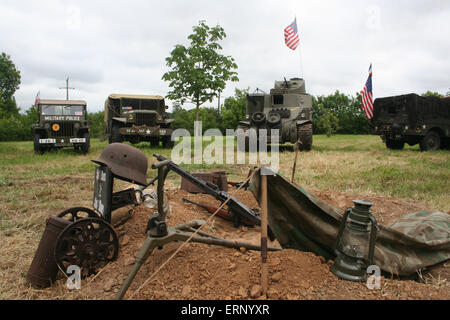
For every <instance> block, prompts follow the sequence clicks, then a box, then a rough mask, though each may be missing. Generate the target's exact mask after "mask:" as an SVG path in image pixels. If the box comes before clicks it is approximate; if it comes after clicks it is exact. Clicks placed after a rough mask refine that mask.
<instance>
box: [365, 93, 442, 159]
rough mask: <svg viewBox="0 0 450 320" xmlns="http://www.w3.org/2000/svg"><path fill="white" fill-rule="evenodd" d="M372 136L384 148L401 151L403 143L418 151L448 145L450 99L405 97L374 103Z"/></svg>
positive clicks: (388, 98) (436, 148) (381, 99)
mask: <svg viewBox="0 0 450 320" xmlns="http://www.w3.org/2000/svg"><path fill="white" fill-rule="evenodd" d="M371 128H372V129H371V131H372V134H375V135H379V136H380V137H381V139H382V140H383V142H384V143H386V147H387V148H389V149H398V150H401V149H403V148H404V146H405V143H407V144H408V145H410V146H413V145H416V144H419V146H420V150H421V151H429V150H438V149H440V148H445V147H448V146H449V145H450V99H449V98H438V97H422V96H419V95H417V94H414V93H412V94H406V95H399V96H392V97H385V98H377V99H375V101H374V115H373V118H372V120H371Z"/></svg>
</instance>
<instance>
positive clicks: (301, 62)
mask: <svg viewBox="0 0 450 320" xmlns="http://www.w3.org/2000/svg"><path fill="white" fill-rule="evenodd" d="M295 24H296V25H297V33H300V32H299V31H298V23H297V15H296V16H295ZM299 37H300V36H299ZM298 53H299V56H300V78H302V79H303V61H302V46H301V44H299V45H298Z"/></svg>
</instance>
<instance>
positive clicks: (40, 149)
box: [34, 133, 44, 154]
mask: <svg viewBox="0 0 450 320" xmlns="http://www.w3.org/2000/svg"><path fill="white" fill-rule="evenodd" d="M40 138H41V135H40V134H39V133H36V134H35V135H34V152H36V153H39V154H43V153H44V148H43V147H42V146H41V145H40V144H39V139H40Z"/></svg>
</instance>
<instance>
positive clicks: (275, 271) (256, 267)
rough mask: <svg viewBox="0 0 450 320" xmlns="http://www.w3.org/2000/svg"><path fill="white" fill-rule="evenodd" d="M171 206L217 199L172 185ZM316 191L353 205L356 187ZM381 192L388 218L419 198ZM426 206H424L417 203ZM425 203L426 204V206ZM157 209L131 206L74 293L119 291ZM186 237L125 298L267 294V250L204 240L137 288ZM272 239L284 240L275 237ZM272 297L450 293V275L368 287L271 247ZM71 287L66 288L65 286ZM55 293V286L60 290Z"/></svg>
mask: <svg viewBox="0 0 450 320" xmlns="http://www.w3.org/2000/svg"><path fill="white" fill-rule="evenodd" d="M167 194H168V197H169V203H170V210H169V212H168V216H167V223H168V225H171V226H173V225H176V224H181V223H186V222H188V221H190V220H195V219H203V220H206V219H208V218H209V217H210V214H209V213H207V212H206V211H205V210H203V209H200V208H197V207H196V206H194V205H191V204H184V203H183V201H182V198H183V197H186V198H188V199H191V200H194V201H197V202H203V203H208V204H213V205H217V204H218V203H217V201H216V200H214V199H213V198H211V197H210V196H207V195H202V194H196V195H194V194H188V193H187V192H185V191H180V190H177V189H175V188H173V189H171V190H169V191H168V192H167ZM316 194H317V195H318V196H319V197H321V198H322V199H324V200H325V201H327V202H329V203H330V204H332V205H335V206H337V207H340V208H343V209H344V208H346V207H349V206H352V203H351V200H352V199H357V198H358V197H357V195H344V194H336V193H327V192H316ZM236 197H237V198H238V199H239V200H241V201H242V202H243V203H245V204H246V205H247V206H248V207H250V208H257V207H258V204H257V202H256V201H255V199H254V198H253V195H252V194H251V193H250V192H249V191H240V192H239V193H238V194H237V196H236ZM367 198H368V199H369V200H374V202H375V203H376V206H375V207H374V214H375V216H376V217H377V219H378V220H379V221H380V222H381V223H383V224H387V223H390V222H392V221H393V220H395V219H394V218H398V217H399V216H401V215H403V214H404V213H407V212H411V211H414V210H416V208H415V205H414V204H409V203H404V202H403V201H400V200H398V199H383V201H381V199H378V198H377V199H375V198H374V199H371V198H370V197H365V199H367ZM417 209H419V208H417ZM420 209H423V208H420ZM152 213H153V210H152V209H148V208H146V207H144V206H139V207H135V208H133V209H132V217H131V219H130V220H128V221H127V222H126V223H125V224H123V225H122V226H120V227H118V228H117V229H116V230H117V232H118V234H119V237H120V243H121V246H120V253H119V258H118V259H117V260H116V261H114V262H113V263H111V264H109V265H108V266H106V267H105V268H104V269H103V270H102V271H101V272H100V273H99V274H97V275H96V276H91V277H90V278H87V279H84V280H83V281H82V290H80V291H73V292H72V293H71V294H70V296H67V295H66V296H64V298H71V299H86V298H87V299H112V298H113V297H114V296H115V295H116V293H117V292H118V290H119V288H120V286H121V285H122V283H123V281H124V280H125V278H126V276H127V275H128V273H129V272H130V270H131V268H132V266H133V264H134V262H135V255H136V253H137V252H138V250H139V249H140V247H141V245H142V244H143V242H144V240H145V238H146V233H145V228H146V225H147V221H148V219H149V217H150V216H151V215H152ZM202 231H205V232H208V233H211V234H213V235H216V236H219V237H223V238H226V239H231V240H240V241H247V242H251V243H254V244H259V242H260V228H259V227H253V228H247V227H239V228H234V227H233V224H232V223H231V222H229V221H225V220H223V219H221V218H218V217H214V218H213V220H212V222H211V223H208V225H205V227H204V228H203V229H202ZM180 245H181V243H170V244H167V245H166V246H164V247H163V248H162V249H161V250H155V251H154V252H153V253H152V255H151V256H150V257H149V259H148V260H147V261H146V263H145V264H144V265H143V266H142V268H141V270H140V271H139V273H138V274H137V276H136V277H135V279H134V281H133V283H132V284H131V286H130V288H129V290H128V292H127V294H126V296H125V298H130V297H131V296H132V298H133V299H165V300H169V299H220V300H225V299H261V287H260V266H261V256H260V252H257V251H248V250H245V249H243V248H241V249H239V250H238V249H229V248H225V247H219V246H208V245H205V244H199V243H189V244H187V245H185V246H184V247H183V248H182V249H181V250H180V251H179V252H178V253H177V254H176V255H175V256H174V257H173V258H172V259H171V260H170V261H169V262H168V263H167V264H166V265H165V266H164V268H162V269H161V271H159V272H158V273H157V274H156V275H155V276H154V277H153V278H152V280H151V281H149V282H148V284H147V285H146V286H144V287H143V288H142V289H141V290H139V291H138V292H136V291H137V289H138V288H139V287H140V286H141V285H142V284H143V283H144V282H145V281H146V280H147V279H148V278H149V277H151V276H153V274H154V272H155V271H156V270H157V269H158V268H159V266H160V265H161V264H163V263H164V262H166V260H167V259H169V257H170V256H172V255H173V254H174V252H175V251H176V250H177V249H178V248H179V246H180ZM269 245H271V246H279V244H278V243H277V242H276V241H275V242H271V243H269ZM268 267H269V268H268V269H269V292H268V298H269V299H283V300H286V299H289V300H291V299H450V290H449V287H448V283H447V282H446V280H444V279H440V280H439V281H430V282H429V283H427V284H425V283H419V282H416V281H400V280H397V279H386V278H383V277H382V280H381V289H380V290H369V289H368V288H367V287H366V285H365V283H354V282H348V281H342V280H340V279H338V278H337V277H336V276H335V275H334V274H332V273H331V272H330V271H329V264H327V263H326V262H325V260H324V259H323V258H321V257H318V256H316V255H314V254H312V253H306V252H300V251H296V250H283V251H278V252H269V254H268ZM64 286H65V280H64V279H62V278H61V279H60V280H58V281H57V283H56V284H55V287H54V288H48V289H45V290H40V294H39V296H38V297H39V298H45V296H46V293H50V292H51V291H52V290H61V291H64V289H63V287H64ZM66 292H67V291H66ZM53 295H54V292H53Z"/></svg>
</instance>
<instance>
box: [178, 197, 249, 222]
mask: <svg viewBox="0 0 450 320" xmlns="http://www.w3.org/2000/svg"><path fill="white" fill-rule="evenodd" d="M182 200H183V201H184V202H188V203H191V204H193V205H195V206H197V207H200V208H203V209H205V210H206V211H208V212H209V213H211V214H214V213H215V212H217V215H218V216H219V217H221V218H223V219H225V220H229V221H233V216H232V214H230V212H228V211H227V210H224V209H220V210H219V208H218V207H215V206H210V205H207V204H204V203H197V202H195V201H192V200H189V199H186V198H183V199H182ZM240 222H241V223H242V224H244V225H247V226H254V225H255V223H253V222H251V221H247V220H244V219H241V221H240Z"/></svg>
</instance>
